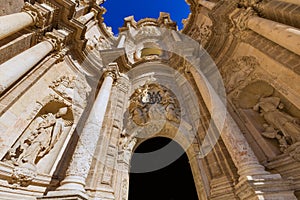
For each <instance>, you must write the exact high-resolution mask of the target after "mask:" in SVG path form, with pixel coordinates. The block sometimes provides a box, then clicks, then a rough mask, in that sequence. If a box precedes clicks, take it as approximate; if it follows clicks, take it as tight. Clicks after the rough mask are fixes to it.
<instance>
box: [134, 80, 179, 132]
mask: <svg viewBox="0 0 300 200" xmlns="http://www.w3.org/2000/svg"><path fill="white" fill-rule="evenodd" d="M129 114H130V118H131V119H132V121H133V122H134V123H135V124H137V125H139V126H145V125H147V124H148V123H149V122H150V121H151V120H154V119H155V117H158V118H159V117H160V116H161V115H164V117H165V118H166V119H167V120H168V121H171V122H175V123H179V122H180V108H179V103H178V101H177V99H176V98H175V97H174V95H173V94H172V93H171V91H169V90H168V89H167V88H165V87H163V86H161V85H158V84H156V83H146V84H145V85H143V86H141V87H139V88H137V89H136V90H135V91H134V93H133V94H132V95H131V97H130V104H129ZM158 115H159V116H158Z"/></svg>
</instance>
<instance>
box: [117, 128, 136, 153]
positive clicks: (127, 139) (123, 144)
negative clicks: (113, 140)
mask: <svg viewBox="0 0 300 200" xmlns="http://www.w3.org/2000/svg"><path fill="white" fill-rule="evenodd" d="M136 135H137V132H136V131H135V132H133V134H131V135H128V134H127V133H126V129H124V130H123V131H122V133H121V136H120V139H119V147H120V149H122V150H126V151H129V152H132V150H133V148H134V146H135V144H136V142H137V138H136Z"/></svg>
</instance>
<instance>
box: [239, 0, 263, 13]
mask: <svg viewBox="0 0 300 200" xmlns="http://www.w3.org/2000/svg"><path fill="white" fill-rule="evenodd" d="M265 4H266V0H239V5H240V6H242V7H244V8H252V9H253V10H255V11H256V12H257V13H258V15H262V12H263V10H264V6H265Z"/></svg>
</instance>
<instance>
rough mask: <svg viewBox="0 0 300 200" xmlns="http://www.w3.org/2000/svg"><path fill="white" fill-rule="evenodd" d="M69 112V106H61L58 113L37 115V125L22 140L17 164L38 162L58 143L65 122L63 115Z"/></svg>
mask: <svg viewBox="0 0 300 200" xmlns="http://www.w3.org/2000/svg"><path fill="white" fill-rule="evenodd" d="M66 113H67V107H63V108H60V109H59V111H58V112H57V113H56V114H53V113H47V114H44V115H42V116H39V117H37V118H36V119H35V120H36V121H37V124H38V125H37V127H36V128H35V129H34V130H32V131H31V132H30V133H29V136H28V137H27V138H25V139H24V140H23V141H20V146H19V151H21V153H20V154H19V156H18V157H17V160H16V163H15V164H16V165H20V164H22V163H30V164H33V165H34V164H36V163H37V162H38V161H39V160H40V159H41V158H42V157H44V156H45V155H46V154H47V153H48V152H49V151H50V150H51V149H52V148H53V146H54V145H55V144H56V142H57V141H58V139H59V137H60V136H61V134H62V133H63V130H64V127H65V124H64V120H63V119H62V116H64V115H65V114H66Z"/></svg>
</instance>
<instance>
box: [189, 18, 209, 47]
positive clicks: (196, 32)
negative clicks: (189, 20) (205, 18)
mask: <svg viewBox="0 0 300 200" xmlns="http://www.w3.org/2000/svg"><path fill="white" fill-rule="evenodd" d="M211 34H212V31H211V25H208V24H205V23H203V24H201V25H200V26H196V27H194V28H193V29H192V31H191V37H192V38H194V39H195V40H197V41H198V42H199V43H201V45H202V46H205V45H206V43H207V42H208V40H209V38H210V36H211Z"/></svg>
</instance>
